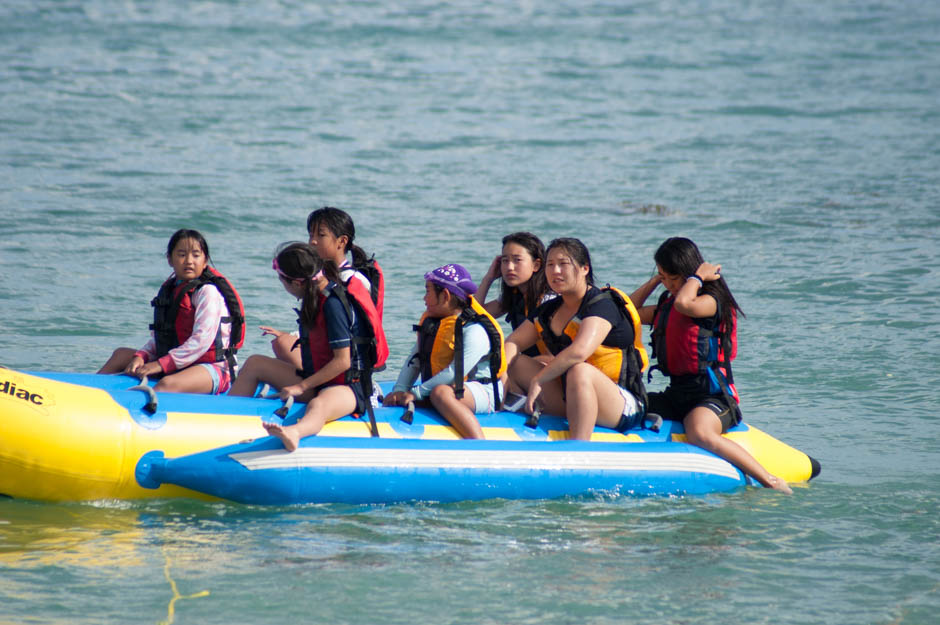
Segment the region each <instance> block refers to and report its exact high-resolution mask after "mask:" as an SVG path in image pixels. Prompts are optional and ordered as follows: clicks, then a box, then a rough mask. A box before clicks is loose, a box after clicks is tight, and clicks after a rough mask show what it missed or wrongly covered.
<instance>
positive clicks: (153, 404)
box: [127, 375, 157, 414]
mask: <svg viewBox="0 0 940 625" xmlns="http://www.w3.org/2000/svg"><path fill="white" fill-rule="evenodd" d="M127 390H129V391H143V392H144V393H146V394H147V398H148V399H149V400H150V401H148V402H147V405H146V406H144V411H145V412H149V413H150V414H154V413H155V412H157V394H156V393H155V392H154V390H153V389H152V388H151V387H150V385H149V384H147V376H145V375H144V376H141V378H140V384H138V385H137V386H132V387H130V388H129V389H127Z"/></svg>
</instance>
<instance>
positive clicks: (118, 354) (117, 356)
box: [98, 347, 137, 373]
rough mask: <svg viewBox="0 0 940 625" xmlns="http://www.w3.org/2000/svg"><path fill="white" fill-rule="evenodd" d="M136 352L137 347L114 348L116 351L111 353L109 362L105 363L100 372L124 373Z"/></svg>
mask: <svg viewBox="0 0 940 625" xmlns="http://www.w3.org/2000/svg"><path fill="white" fill-rule="evenodd" d="M136 353H137V350H136V349H131V348H130V347H118V348H117V349H116V350H114V353H113V354H111V357H110V358H108V362H106V363H104V366H102V367H101V369H99V370H98V373H124V369H125V368H126V367H127V365H129V364H130V362H131V360H133V359H134V354H136Z"/></svg>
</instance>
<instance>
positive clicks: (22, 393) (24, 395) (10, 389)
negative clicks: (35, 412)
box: [0, 380, 42, 406]
mask: <svg viewBox="0 0 940 625" xmlns="http://www.w3.org/2000/svg"><path fill="white" fill-rule="evenodd" d="M0 393H4V394H6V395H12V396H13V397H16V398H17V399H24V400H26V401H28V402H31V403H33V404H36V405H37V406H42V395H40V394H39V393H30V392H29V391H27V390H26V389H25V388H21V389H17V388H16V384H11V383H10V381H9V380H5V381H4V382H3V384H0Z"/></svg>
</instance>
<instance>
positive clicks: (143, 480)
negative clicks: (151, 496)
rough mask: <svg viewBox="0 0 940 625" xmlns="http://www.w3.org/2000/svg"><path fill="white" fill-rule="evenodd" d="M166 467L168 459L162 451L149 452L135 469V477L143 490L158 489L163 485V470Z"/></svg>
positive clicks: (138, 462)
mask: <svg viewBox="0 0 940 625" xmlns="http://www.w3.org/2000/svg"><path fill="white" fill-rule="evenodd" d="M165 466H166V457H165V456H164V455H163V452H162V451H148V452H147V453H145V454H144V455H143V456H141V457H140V460H138V461H137V467H136V468H135V469H134V477H135V478H136V479H137V483H138V484H140V485H141V487H143V488H149V489H157V488H160V486H161V484H163V468H164V467H165Z"/></svg>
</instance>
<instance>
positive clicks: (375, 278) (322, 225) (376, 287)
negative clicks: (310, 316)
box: [261, 206, 385, 368]
mask: <svg viewBox="0 0 940 625" xmlns="http://www.w3.org/2000/svg"><path fill="white" fill-rule="evenodd" d="M307 233H308V235H309V242H310V245H311V246H313V248H314V249H315V250H316V251H317V255H318V256H319V257H320V258H322V259H323V260H330V261H333V263H335V265H336V266H337V267H338V268H339V275H340V277H341V278H342V282H343V283H344V284H347V285H348V284H349V281H350V280H351V279H353V278H355V279H357V280H359V281H360V283H361V284H362V286H364V287H365V289H366V290H368V291H370V292H371V293H372V299H373V302H374V303H375V306H376V309H377V311H378V313H379V317H380V318H381V316H382V306H383V304H384V302H383V300H384V296H385V285H384V283H383V279H382V273H381V269H379V268H378V265H376V264H375V261H373V260H372V259H371V257H369V256H368V255H367V254H366V253H365V251H364V250H363V249H362V248H361V247H359V246H358V245H356V244H354V243H353V241H354V240H355V238H356V225H355V224H354V223H353V220H352V217H350V216H349V213H347V212H346V211H343V210H340V209H338V208H333V207H332V206H324V207H323V208H318V209H317V210H315V211H313V212H311V213H310V215H308V216H307ZM347 254H351V255H352V263H350V261H349V259H348V258H347ZM261 331H262V335H271V336H273V337H274V338H273V340H272V341H271V347H272V349H273V350H274V355H275V356H276V357H277V358H279V359H281V360H283V361H285V362H289V363H293V364H294V365H295V366H296V367H297V368H300V367H301V366H302V365H301V362H300V352H299V351H298V350H296V349H293V347H294V344H295V342H296V340H297V335H296V334H294V333H289V332H282V331H281V330H276V329H274V328H271V327H269V326H261Z"/></svg>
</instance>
